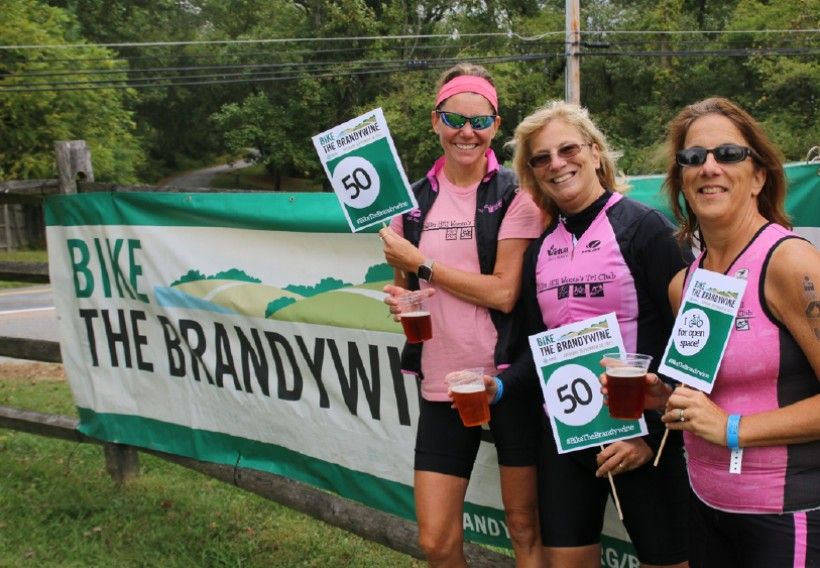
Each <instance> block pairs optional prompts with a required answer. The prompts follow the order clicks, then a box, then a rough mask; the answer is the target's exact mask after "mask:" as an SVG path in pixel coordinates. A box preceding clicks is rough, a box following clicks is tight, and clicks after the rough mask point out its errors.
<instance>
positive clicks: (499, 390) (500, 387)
mask: <svg viewBox="0 0 820 568" xmlns="http://www.w3.org/2000/svg"><path fill="white" fill-rule="evenodd" d="M493 380H494V381H495V396H494V397H493V399H492V400H491V401H490V404H495V403H496V402H498V401H499V400H501V397H502V396H504V383H502V382H501V379H499V378H498V377H493Z"/></svg>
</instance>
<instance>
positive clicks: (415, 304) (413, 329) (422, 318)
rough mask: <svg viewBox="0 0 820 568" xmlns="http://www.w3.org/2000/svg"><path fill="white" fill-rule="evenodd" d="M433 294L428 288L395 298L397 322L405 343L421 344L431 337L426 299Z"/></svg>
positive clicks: (430, 324)
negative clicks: (405, 339) (399, 324)
mask: <svg viewBox="0 0 820 568" xmlns="http://www.w3.org/2000/svg"><path fill="white" fill-rule="evenodd" d="M432 294H433V291H432V290H431V289H430V288H427V289H425V290H415V291H413V292H407V293H406V294H402V295H401V296H398V297H397V298H396V307H397V309H398V316H399V321H401V326H402V328H403V329H404V335H405V337H407V343H421V342H422V341H427V340H428V339H432V337H433V325H432V321H431V319H430V311H429V310H428V309H427V304H426V302H427V299H428V298H429V297H430V296H431V295H432Z"/></svg>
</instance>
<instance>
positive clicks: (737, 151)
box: [675, 144, 758, 166]
mask: <svg viewBox="0 0 820 568" xmlns="http://www.w3.org/2000/svg"><path fill="white" fill-rule="evenodd" d="M709 154H712V155H713V156H714V157H715V161H717V162H719V163H721V164H736V163H738V162H742V161H743V160H745V159H746V158H748V157H749V156H751V157H752V158H753V159H755V160H757V159H758V158H757V154H756V153H755V151H754V150H752V149H751V148H747V147H746V146H740V145H738V144H721V145H720V146H715V147H714V148H702V147H700V146H693V147H692V148H684V149H683V150H678V151H677V152H676V153H675V158H676V160H677V162H678V165H679V166H702V165H703V164H705V163H706V156H708V155H709Z"/></svg>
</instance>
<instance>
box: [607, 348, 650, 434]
mask: <svg viewBox="0 0 820 568" xmlns="http://www.w3.org/2000/svg"><path fill="white" fill-rule="evenodd" d="M651 362H652V357H651V356H650V355H642V354H640V353H607V354H605V355H604V365H605V367H606V394H607V404H608V405H609V415H610V416H611V417H612V418H619V419H622V420H638V419H639V418H641V417H642V416H643V410H644V405H645V400H646V398H645V397H646V373H647V370H648V369H649V364H650V363H651Z"/></svg>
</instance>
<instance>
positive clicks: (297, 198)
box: [45, 192, 379, 233]
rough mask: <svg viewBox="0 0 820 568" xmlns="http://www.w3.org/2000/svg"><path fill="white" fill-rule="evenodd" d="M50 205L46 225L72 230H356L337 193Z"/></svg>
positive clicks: (135, 195)
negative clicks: (107, 227)
mask: <svg viewBox="0 0 820 568" xmlns="http://www.w3.org/2000/svg"><path fill="white" fill-rule="evenodd" d="M45 205H46V207H45V211H46V224H47V225H63V226H67V227H68V226H82V225H156V226H162V227H229V228H235V229H258V230H268V231H300V232H307V233H348V232H350V229H349V228H348V225H347V221H346V220H345V218H344V215H343V213H342V210H341V208H340V207H339V203H338V201H337V200H336V197H335V195H334V194H332V193H275V194H274V193H218V192H215V193H156V192H142V193H141V192H122V193H116V192H94V193H79V194H73V195H50V196H48V197H46V200H45ZM378 229H379V227H372V228H371V229H369V230H365V231H363V232H376V231H378Z"/></svg>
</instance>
